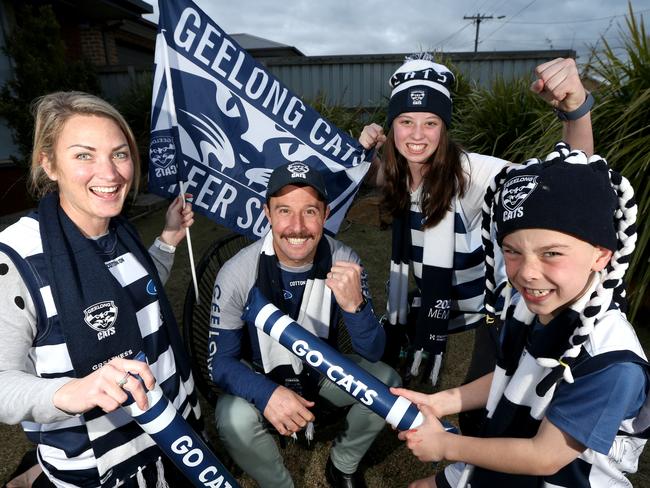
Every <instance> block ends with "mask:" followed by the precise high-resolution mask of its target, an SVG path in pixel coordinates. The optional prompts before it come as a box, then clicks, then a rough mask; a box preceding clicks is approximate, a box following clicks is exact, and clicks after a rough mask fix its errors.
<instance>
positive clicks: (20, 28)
mask: <svg viewBox="0 0 650 488" xmlns="http://www.w3.org/2000/svg"><path fill="white" fill-rule="evenodd" d="M16 18H18V19H20V22H16V24H15V25H14V27H13V31H12V32H11V34H10V36H9V38H8V39H7V45H6V47H5V48H4V51H5V53H6V54H7V55H8V56H9V57H10V58H11V60H12V61H13V72H14V77H13V79H11V80H10V81H8V82H7V83H6V84H5V85H4V86H3V87H2V89H1V90H0V116H2V117H4V118H5V119H6V121H7V123H8V125H9V127H10V128H11V130H12V135H13V138H14V141H15V143H16V145H17V146H18V148H19V149H20V151H21V153H22V155H23V157H27V155H28V154H29V153H30V151H31V145H32V132H33V123H34V122H33V117H32V114H31V110H30V106H31V104H32V103H33V101H34V99H36V98H37V97H39V96H43V95H46V94H47V93H51V92H54V91H59V90H81V91H86V92H89V93H94V94H98V93H99V91H100V86H99V80H98V78H97V75H96V73H95V71H94V69H93V67H92V66H91V64H90V62H89V61H87V60H71V59H69V58H68V57H67V56H66V49H65V45H64V43H63V39H62V36H61V27H60V25H59V23H58V21H57V20H56V17H55V15H54V11H53V10H52V7H51V5H42V6H33V5H22V6H20V7H18V8H17V11H16Z"/></svg>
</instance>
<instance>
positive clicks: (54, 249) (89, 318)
mask: <svg viewBox="0 0 650 488" xmlns="http://www.w3.org/2000/svg"><path fill="white" fill-rule="evenodd" d="M109 225H110V230H111V231H112V232H114V233H115V234H116V236H117V239H118V240H119V241H120V242H121V243H122V244H123V245H124V246H125V247H126V248H127V249H128V251H129V252H130V253H131V254H133V256H135V258H136V259H137V261H138V262H139V263H141V265H142V266H143V267H144V268H145V270H146V271H147V273H148V275H149V277H150V278H151V279H152V280H153V283H154V286H155V289H156V290H164V288H163V285H162V283H161V282H160V278H159V276H158V273H157V271H156V268H155V265H154V263H153V261H152V260H151V257H150V256H149V254H148V252H147V251H146V249H145V248H144V247H143V246H142V244H141V243H140V240H139V238H138V236H137V233H136V231H135V229H133V228H132V227H131V225H130V224H129V223H128V222H127V221H126V219H124V218H122V217H116V218H113V219H111V222H110V224H109ZM39 226H40V235H41V239H42V242H43V253H44V254H43V255H44V259H45V266H46V269H47V271H48V274H49V276H50V280H51V288H52V296H53V299H54V302H55V304H56V309H57V313H58V316H59V322H60V324H61V329H62V332H63V335H64V337H65V343H66V347H67V350H68V353H69V357H70V361H71V363H72V366H73V369H74V375H75V376H76V377H78V378H81V377H84V376H86V375H88V374H90V373H91V372H93V371H94V370H96V369H97V368H98V367H101V365H102V364H104V363H105V362H107V361H109V360H110V359H112V358H113V357H115V356H118V355H119V356H124V353H125V352H127V351H132V353H133V354H135V353H137V352H138V351H139V350H143V351H144V352H145V353H147V356H148V357H149V358H150V359H151V360H156V359H157V351H153V350H152V351H148V350H147V349H148V347H147V345H146V344H145V341H144V340H143V338H142V335H141V332H140V327H139V325H138V319H137V316H136V307H135V304H134V303H133V301H132V298H131V297H130V296H129V295H128V294H127V293H126V291H125V289H124V288H123V286H122V285H121V284H120V283H119V282H118V281H117V280H116V279H115V277H113V275H112V274H111V272H110V271H109V270H108V268H107V267H106V264H105V263H104V262H103V261H102V259H101V257H100V256H99V255H98V254H97V249H96V247H95V245H94V243H93V242H92V241H91V240H89V239H87V238H86V237H84V236H83V235H82V234H81V232H80V231H79V229H78V228H77V227H76V226H75V224H74V223H73V222H72V221H71V220H70V218H69V217H68V216H67V215H66V214H65V212H63V210H62V209H61V207H60V206H59V196H58V193H53V194H50V195H47V196H46V197H44V198H43V199H42V200H41V202H40V204H39ZM157 295H158V303H159V306H160V310H161V313H162V318H163V321H164V322H165V323H166V327H165V333H166V339H167V340H168V341H169V344H170V345H171V348H172V351H173V354H174V358H175V368H176V373H177V374H178V375H179V378H178V380H177V381H181V382H183V383H186V384H188V385H191V384H192V379H191V370H190V362H189V360H188V358H187V354H186V352H185V350H184V348H183V345H182V342H181V338H180V335H179V333H178V327H177V326H176V322H175V320H174V315H173V313H172V309H171V306H170V304H169V302H168V300H167V298H166V296H165V294H164V293H158V294H157ZM102 332H105V334H103V335H104V337H102V340H101V347H93V345H96V344H97V342H98V333H99V334H101V333H102ZM129 356H130V355H129ZM124 357H127V356H124ZM176 388H178V387H176ZM192 404H195V399H194V401H192ZM195 412H196V414H197V415H198V409H196V410H195ZM102 415H103V412H102V411H101V410H100V409H98V408H95V409H92V410H90V411H88V412H86V413H85V414H84V415H83V417H84V419H85V424H86V428H87V430H88V438H89V440H90V444H91V446H92V448H93V451H95V452H96V453H101V452H103V451H104V448H103V447H102V445H101V443H102V436H103V434H105V432H104V431H103V430H102V431H98V432H94V431H93V429H94V426H98V428H100V429H105V428H106V426H105V425H103V424H104V423H103V422H97V421H93V420H96V419H98V418H99V417H101V416H102ZM121 429H122V430H123V433H122V435H123V436H124V442H129V439H131V438H132V436H134V435H138V434H137V433H136V432H137V431H140V428H139V427H138V426H137V425H136V424H135V422H131V423H130V424H127V425H124V426H123V427H121ZM140 432H141V431H140ZM159 457H160V451H158V450H152V449H146V450H144V451H140V453H139V454H137V455H135V456H134V457H132V458H131V459H130V460H129V462H127V463H122V464H120V465H118V466H109V465H106V466H105V465H103V464H102V463H101V462H100V460H99V458H98V466H97V469H98V472H99V476H100V478H104V479H106V478H108V477H109V476H110V477H111V479H113V480H115V479H124V478H125V477H128V476H129V475H131V474H132V473H133V467H134V466H135V467H136V468H137V466H142V465H146V464H150V463H152V462H155V461H156V460H157V459H158V458H159Z"/></svg>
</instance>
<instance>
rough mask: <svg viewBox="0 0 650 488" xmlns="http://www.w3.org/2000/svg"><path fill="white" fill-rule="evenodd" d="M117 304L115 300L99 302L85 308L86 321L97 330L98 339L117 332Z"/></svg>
mask: <svg viewBox="0 0 650 488" xmlns="http://www.w3.org/2000/svg"><path fill="white" fill-rule="evenodd" d="M116 320H117V306H116V305H115V302H114V301H113V300H107V301H105V302H97V303H95V304H94V305H91V306H90V307H88V308H87V309H85V310H84V322H86V324H88V326H89V327H90V328H92V329H94V330H96V331H97V340H99V341H101V340H102V339H105V338H106V337H109V336H112V335H113V334H115V321H116Z"/></svg>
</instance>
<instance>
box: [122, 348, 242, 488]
mask: <svg viewBox="0 0 650 488" xmlns="http://www.w3.org/2000/svg"><path fill="white" fill-rule="evenodd" d="M133 359H135V360H137V361H143V362H147V358H146V356H145V354H144V353H143V352H139V353H138V354H136V356H135V357H134V358H133ZM131 375H132V376H133V377H134V378H137V379H138V380H139V381H140V382H141V383H142V385H143V386H144V381H142V378H140V376H139V375H136V374H131ZM145 390H146V388H145ZM127 394H128V392H127ZM147 401H148V403H149V408H148V409H147V410H140V408H138V406H137V405H136V403H135V401H134V400H133V397H132V396H131V395H129V400H127V402H126V403H125V404H123V405H122V408H123V409H124V410H126V411H127V412H128V413H129V415H131V417H133V419H134V420H135V421H136V422H137V423H138V424H139V425H140V427H141V428H142V430H144V431H145V432H146V433H147V434H149V436H151V438H152V439H153V440H154V441H155V443H156V444H157V445H158V447H159V448H160V450H161V451H163V452H164V453H165V455H166V456H167V457H168V458H169V459H170V460H171V461H172V462H173V463H174V464H175V465H176V467H177V468H178V469H179V470H180V471H181V472H182V473H183V474H184V475H185V477H186V478H187V479H188V480H189V481H191V482H192V484H193V485H194V486H196V487H208V488H237V487H239V483H237V480H236V479H235V478H234V477H233V475H232V474H230V473H229V472H228V470H226V468H225V467H224V466H223V464H222V463H221V462H220V461H219V459H217V457H216V456H215V455H214V454H213V453H212V451H211V450H210V449H209V448H208V446H206V445H205V442H203V440H202V439H201V437H199V435H198V434H197V433H196V432H195V431H194V429H192V427H190V425H189V424H188V423H187V421H186V420H185V419H184V418H183V416H182V415H181V414H179V413H178V412H177V411H176V408H174V405H172V403H171V402H170V401H169V400H168V399H167V397H165V394H164V393H163V391H162V389H161V388H160V386H158V384H157V383H156V385H155V386H154V388H153V389H152V390H150V391H147Z"/></svg>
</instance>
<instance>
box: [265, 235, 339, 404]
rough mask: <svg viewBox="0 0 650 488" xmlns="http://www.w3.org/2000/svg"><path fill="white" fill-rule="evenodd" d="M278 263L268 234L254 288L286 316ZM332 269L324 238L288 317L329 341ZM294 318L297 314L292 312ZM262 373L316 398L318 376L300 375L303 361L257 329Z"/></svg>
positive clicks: (331, 319) (332, 304) (286, 310)
mask: <svg viewBox="0 0 650 488" xmlns="http://www.w3.org/2000/svg"><path fill="white" fill-rule="evenodd" d="M279 266H280V263H279V261H278V258H277V256H276V254H275V250H274V249H273V234H272V232H271V231H269V232H268V233H267V234H266V236H265V237H264V242H263V244H262V249H261V253H260V258H259V264H258V271H257V281H256V286H257V287H258V288H259V289H260V291H261V292H262V294H263V295H264V296H265V297H266V299H267V300H269V301H270V302H271V303H273V304H274V305H275V306H276V307H278V308H279V309H280V310H282V311H283V312H284V313H285V314H287V313H288V309H287V304H286V300H285V299H284V295H283V286H282V278H281V273H280V268H279ZM331 268H332V252H331V250H330V246H329V244H328V242H327V238H325V237H324V236H323V237H322V238H321V240H320V241H319V243H318V245H317V248H316V255H315V256H314V262H313V266H312V268H311V270H310V273H309V276H308V278H307V283H306V284H305V289H304V292H303V295H302V301H301V303H300V309H299V311H298V312H297V316H291V318H292V319H293V320H295V321H296V322H298V323H299V324H300V325H301V326H302V327H303V328H304V329H305V330H308V331H309V332H311V333H313V334H315V335H317V336H318V337H322V338H325V339H330V331H331V330H333V325H334V321H335V320H336V315H337V314H335V313H333V312H334V305H335V304H336V301H335V300H333V299H332V290H330V289H329V288H328V287H327V286H326V285H325V279H326V278H327V273H329V271H330V269H331ZM294 315H296V314H295V313H294ZM257 338H258V341H259V345H260V354H261V357H262V366H263V369H264V374H266V375H268V376H269V377H271V378H272V379H273V380H274V381H275V382H277V383H279V384H281V385H283V386H286V387H288V388H291V389H293V390H294V391H297V392H298V393H300V394H302V395H303V396H305V397H306V398H308V399H309V400H312V399H314V398H315V395H316V393H317V392H316V387H317V383H318V378H319V376H318V374H317V373H316V374H314V373H315V371H313V370H312V369H311V368H308V369H307V370H306V371H305V373H308V374H303V364H302V361H301V360H300V359H299V358H298V357H297V356H296V355H295V354H293V353H291V352H290V351H288V350H287V349H286V348H285V347H283V346H282V345H280V344H279V343H278V342H277V341H275V340H274V339H272V338H271V337H269V336H268V335H267V334H265V333H264V332H263V331H261V330H259V329H258V330H257Z"/></svg>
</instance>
